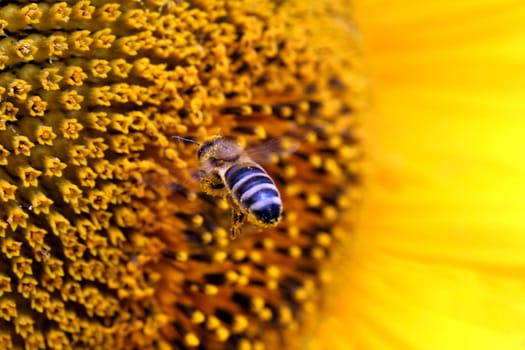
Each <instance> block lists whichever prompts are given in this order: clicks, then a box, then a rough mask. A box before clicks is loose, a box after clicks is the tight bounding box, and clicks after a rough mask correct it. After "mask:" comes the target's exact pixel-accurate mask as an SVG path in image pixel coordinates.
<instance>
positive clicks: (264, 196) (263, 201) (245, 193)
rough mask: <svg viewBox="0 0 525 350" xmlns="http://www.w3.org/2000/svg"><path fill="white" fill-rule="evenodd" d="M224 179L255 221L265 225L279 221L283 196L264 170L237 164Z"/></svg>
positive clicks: (227, 172) (254, 166) (249, 164)
mask: <svg viewBox="0 0 525 350" xmlns="http://www.w3.org/2000/svg"><path fill="white" fill-rule="evenodd" d="M224 178H225V182H226V186H227V187H228V188H229V190H230V191H231V194H232V196H233V198H234V199H235V200H236V201H237V202H238V203H239V205H240V206H241V207H242V208H244V209H247V210H248V211H249V212H250V213H251V214H252V215H253V216H254V217H255V219H257V220H258V221H259V222H261V223H263V224H275V223H277V222H278V221H279V219H280V216H281V211H282V202H281V196H280V195H279V191H278V190H277V187H276V186H275V184H274V182H273V181H272V179H271V178H270V176H269V175H268V174H267V173H266V172H265V171H264V170H263V169H262V168H260V167H258V166H257V165H255V163H243V164H236V165H234V166H232V167H230V168H229V169H228V170H227V171H226V173H225V174H224Z"/></svg>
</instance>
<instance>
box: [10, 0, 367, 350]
mask: <svg viewBox="0 0 525 350" xmlns="http://www.w3.org/2000/svg"><path fill="white" fill-rule="evenodd" d="M0 30H1V32H2V34H3V35H4V36H3V37H2V38H0V83H1V85H0V215H1V221H0V252H1V255H0V324H1V327H0V348H3V349H11V348H25V349H44V348H51V349H111V348H114V349H171V348H197V349H241V350H243V349H268V348H276V347H291V346H293V345H297V346H301V342H300V339H301V338H300V335H301V334H303V333H306V332H308V330H309V329H311V328H310V327H311V325H312V324H314V323H315V322H314V321H315V320H316V314H317V309H318V308H319V307H321V306H322V304H323V302H324V293H323V291H324V290H325V285H326V284H327V282H328V281H329V280H330V273H329V272H330V266H331V264H332V261H333V259H335V257H336V256H337V255H338V252H340V251H341V249H340V247H341V246H343V245H344V244H345V242H347V241H348V240H349V239H350V238H351V236H352V228H353V222H354V220H355V213H356V210H357V207H358V204H359V200H360V196H361V190H360V188H361V187H360V183H361V163H362V147H361V133H360V130H359V129H360V123H359V116H360V112H361V109H362V107H363V105H364V104H363V99H364V97H363V96H364V95H363V93H364V89H363V87H364V86H365V83H364V78H363V73H362V63H361V55H360V48H359V43H358V39H357V35H356V30H355V26H354V25H353V18H352V9H351V6H350V4H349V2H347V1H335V2H333V1H328V0H327V1H322V2H318V3H316V5H315V6H311V5H309V4H305V3H304V2H302V1H295V0H290V1H261V2H259V3H254V2H252V1H243V0H235V1H212V0H210V1H207V0H200V1H161V0H139V1H137V0H128V1H99V0H93V1H89V0H79V1H58V2H57V1H31V2H27V1H17V2H8V3H6V2H2V3H1V4H0ZM218 132H220V134H221V135H224V136H228V137H232V138H234V139H235V142H237V143H238V144H239V146H242V147H244V148H247V149H248V148H250V147H251V146H257V145H261V144H262V145H264V144H266V145H268V147H269V145H272V144H274V145H275V144H276V148H273V147H272V148H269V150H270V151H267V152H266V154H264V156H265V157H263V158H265V159H264V160H265V161H266V162H265V164H264V167H265V169H266V170H267V171H268V173H269V176H271V177H272V178H273V179H274V181H275V183H276V186H277V187H278V188H279V189H280V191H281V195H282V200H283V203H284V206H285V209H284V213H283V214H282V217H280V218H279V219H280V223H279V224H278V225H277V226H275V227H265V225H252V226H250V225H245V226H243V227H242V231H243V234H242V235H241V237H238V238H237V239H232V238H231V237H230V234H229V232H228V230H229V227H230V226H231V221H232V219H231V212H232V211H234V212H235V211H236V210H237V209H238V208H237V207H238V206H239V203H237V202H236V201H235V200H232V198H230V197H232V196H230V195H228V192H227V191H226V194H227V195H226V196H222V197H221V196H216V195H215V194H214V192H213V191H212V190H213V189H214V188H212V187H213V186H220V185H223V186H224V185H225V184H224V183H223V182H224V181H223V180H221V178H220V177H219V180H220V181H217V182H216V183H213V184H211V185H213V186H208V190H209V191H200V189H199V181H195V179H193V172H194V170H195V168H197V167H198V163H197V154H198V149H197V148H196V146H195V144H194V143H195V142H197V143H198V142H201V143H202V142H206V141H207V140H209V139H211V138H213V137H215V136H216V135H217V133H218ZM173 136H175V138H174V137H173ZM181 140H193V141H190V142H181ZM274 141H277V143H274ZM266 142H268V143H266ZM267 150H268V149H267ZM209 179H210V178H208V177H207V178H206V179H201V181H200V185H206V184H208V182H206V181H208V180H209ZM210 182H211V181H210ZM245 185H246V186H247V185H249V184H244V183H243V184H242V186H243V188H244V186H245ZM239 186H241V185H240V184H239ZM232 190H233V189H232ZM239 191H240V189H239ZM206 192H208V193H206ZM261 226H262V227H261ZM235 227H236V226H235Z"/></svg>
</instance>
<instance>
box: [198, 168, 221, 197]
mask: <svg viewBox="0 0 525 350" xmlns="http://www.w3.org/2000/svg"><path fill="white" fill-rule="evenodd" d="M200 187H201V191H202V192H204V193H206V194H208V195H210V196H213V197H222V196H224V195H225V193H226V187H225V186H224V182H223V181H222V179H221V177H220V176H219V174H217V173H211V174H208V175H206V176H203V177H202V178H201V184H200Z"/></svg>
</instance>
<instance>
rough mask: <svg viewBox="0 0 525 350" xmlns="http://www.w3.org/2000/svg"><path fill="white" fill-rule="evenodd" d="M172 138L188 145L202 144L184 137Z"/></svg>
mask: <svg viewBox="0 0 525 350" xmlns="http://www.w3.org/2000/svg"><path fill="white" fill-rule="evenodd" d="M171 138H172V139H175V140H179V141H183V142H187V143H194V144H196V145H199V146H200V143H199V142H197V141H194V140H192V139H187V138H185V137H182V136H172V137H171Z"/></svg>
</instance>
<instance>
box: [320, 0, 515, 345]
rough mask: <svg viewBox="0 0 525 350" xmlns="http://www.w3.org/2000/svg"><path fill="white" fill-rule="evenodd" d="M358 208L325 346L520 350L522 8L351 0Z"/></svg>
mask: <svg viewBox="0 0 525 350" xmlns="http://www.w3.org/2000/svg"><path fill="white" fill-rule="evenodd" d="M356 18H357V22H358V27H359V29H360V31H361V34H362V37H363V43H364V49H365V56H366V59H365V61H366V62H367V64H368V68H369V72H370V76H371V81H372V86H373V87H372V91H373V99H372V101H371V106H372V108H371V112H370V114H369V115H368V116H367V117H366V118H365V119H364V124H365V128H366V131H367V132H366V137H365V138H364V139H365V144H366V150H367V155H368V160H369V164H368V165H369V166H368V169H369V171H368V174H369V176H367V179H368V181H367V190H366V192H365V195H364V196H365V197H364V198H365V201H364V203H365V204H364V210H363V215H362V220H361V224H360V227H359V229H358V230H357V233H356V237H355V241H354V244H353V247H352V249H351V250H350V252H349V253H348V261H349V262H348V263H347V264H345V265H344V267H343V268H341V276H340V278H341V279H342V280H343V281H344V282H341V283H340V287H341V288H340V289H339V291H338V292H337V293H335V294H334V295H332V298H331V299H330V300H331V301H332V303H333V305H332V308H331V311H329V312H327V313H326V315H327V316H326V317H325V318H323V319H322V321H321V324H322V325H321V327H320V329H319V332H318V333H317V334H316V336H315V337H313V340H312V342H313V344H314V345H315V346H314V347H313V348H318V349H319V348H320V349H354V348H355V349H523V347H524V346H525V302H524V301H525V278H524V276H525V254H524V252H525V240H524V232H525V220H524V213H525V204H524V203H525V202H524V200H523V197H524V194H525V185H524V183H523V179H525V165H524V164H525V162H523V150H524V149H525V142H524V141H523V140H524V138H523V132H524V130H525V124H524V122H523V116H524V115H525V103H524V101H525V99H524V98H525V85H524V83H523V82H524V81H525V30H524V29H525V27H524V26H523V19H524V18H525V5H524V4H523V2H520V1H507V0H503V1H491V0H488V1H468V0H467V1H456V2H447V1H445V2H443V1H425V2H418V1H410V0H406V1H404V0H401V1H394V2H391V1H381V0H372V1H357V2H356Z"/></svg>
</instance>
